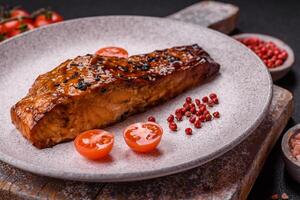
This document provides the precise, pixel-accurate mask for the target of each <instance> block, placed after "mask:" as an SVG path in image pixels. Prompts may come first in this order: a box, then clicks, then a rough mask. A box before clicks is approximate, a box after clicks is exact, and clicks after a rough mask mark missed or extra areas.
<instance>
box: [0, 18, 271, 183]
mask: <svg viewBox="0 0 300 200" xmlns="http://www.w3.org/2000/svg"><path fill="white" fill-rule="evenodd" d="M194 43H198V44H199V45H200V46H202V47H203V48H204V49H205V50H206V51H207V52H208V53H209V54H210V55H211V57H212V58H214V59H215V60H216V61H217V62H219V63H220V64H221V70H220V75H219V76H217V77H216V78H215V79H214V80H213V81H211V82H209V83H206V84H205V85H201V86H199V87H197V88H194V89H192V90H189V91H188V92H186V93H184V94H182V95H180V96H178V97H176V98H175V99H173V100H171V101H169V102H167V103H165V104H163V105H160V106H157V107H155V108H153V109H151V110H149V111H147V112H145V113H142V114H138V115H135V116H132V117H130V118H128V119H127V120H125V121H123V122H121V123H118V124H116V125H114V126H111V127H108V128H107V130H109V131H112V132H114V133H115V145H114V148H113V150H112V152H111V155H110V157H109V158H108V159H106V160H103V161H98V162H95V161H88V160H85V159H84V158H82V157H81V156H79V155H78V154H77V152H76V151H75V149H74V147H73V143H72V142H69V143H63V144H59V145H56V146H55V147H53V148H48V149H43V150H38V149H36V148H35V147H33V146H32V145H30V144H29V142H27V141H26V140H25V139H24V138H23V137H22V136H21V134H20V133H19V132H18V131H17V130H16V129H15V127H14V126H13V125H12V124H11V120H10V112H9V110H10V107H11V106H12V105H13V104H15V103H16V102H17V101H18V100H20V99H21V98H22V97H24V96H25V95H26V93H27V91H28V89H29V88H30V86H31V84H32V83H33V81H34V80H35V78H36V77H37V76H38V75H39V74H41V73H44V72H47V71H49V70H50V69H52V68H54V67H55V66H57V65H58V64H60V63H61V62H62V61H64V60H66V59H68V58H72V57H75V56H77V55H84V54H86V53H93V52H95V51H96V50H97V49H99V48H100V47H105V46H120V47H123V48H125V49H127V50H128V51H129V53H130V54H131V55H133V54H139V53H146V52H151V51H153V50H156V49H162V48H167V47H173V46H177V45H188V44H194ZM0 58H1V60H0V96H1V110H0V122H1V123H0V130H1V134H0V159H1V160H2V161H4V162H7V163H9V164H11V165H14V166H16V167H18V168H21V169H24V170H27V171H30V172H33V173H37V174H41V175H45V176H52V177H57V178H63V179H72V180H83V181H131V180H140V179H147V178H154V177H158V176H163V175H167V174H172V173H176V172H180V171H183V170H187V169H190V168H193V167H196V166H198V165H201V164H203V163H205V162H208V161H209V160H211V159H213V158H215V157H217V156H219V155H221V154H223V153H225V152H226V151H228V150H229V149H231V148H233V147H234V146H235V145H237V144H238V143H239V142H241V141H242V140H243V139H245V138H246V137H247V136H248V135H249V133H251V131H252V130H254V129H255V128H256V127H257V126H258V125H259V123H260V122H261V121H262V119H263V117H264V116H265V114H266V110H267V109H268V106H269V103H270V100H271V96H272V81H271V78H270V75H269V73H268V70H267V69H266V68H265V67H264V64H263V63H262V62H261V61H260V60H259V59H257V57H256V56H255V55H254V54H253V53H252V52H251V51H250V50H248V49H247V48H245V47H244V46H243V45H241V44H240V43H239V42H237V41H235V40H234V39H231V38H229V37H227V36H225V35H223V34H221V33H218V32H215V31H212V30H210V29H207V28H202V27H199V26H196V25H191V24H187V23H184V22H177V21H172V20H168V19H161V18H152V17H133V16H109V17H93V18H83V19H77V20H71V21H67V22H64V23H60V24H55V25H51V26H49V27H45V28H41V29H37V30H35V31H32V32H28V33H25V34H23V35H21V36H19V37H16V38H14V39H11V40H7V41H5V42H3V43H2V44H1V45H0ZM210 92H216V93H217V94H218V95H219V100H220V104H219V105H218V106H216V107H215V108H214V109H215V110H218V111H219V112H220V113H221V118H220V119H218V120H214V121H212V122H211V123H205V124H204V125H203V128H201V129H194V132H193V133H194V134H193V136H187V135H186V134H185V133H184V127H187V126H190V124H189V122H188V120H185V121H183V122H181V123H178V125H179V130H178V132H176V133H174V132H171V131H169V129H168V128H167V126H168V125H167V123H166V118H167V117H168V115H169V114H170V113H171V112H173V111H174V110H175V109H176V108H178V107H179V106H181V105H182V102H183V101H184V99H185V97H186V96H187V95H189V96H191V97H193V98H195V97H201V96H204V95H206V94H209V93H210ZM149 115H153V116H155V117H156V118H157V121H158V123H160V124H161V125H162V126H163V128H164V131H165V132H164V136H163V139H162V141H161V144H160V146H159V148H158V150H157V151H156V152H154V153H152V154H147V155H141V154H136V153H134V152H132V151H131V150H130V149H128V147H127V146H126V144H125V142H124V141H123V137H122V130H123V129H124V128H125V127H126V126H127V125H129V124H131V123H134V122H137V121H145V120H146V119H147V116H149Z"/></svg>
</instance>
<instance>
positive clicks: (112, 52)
mask: <svg viewBox="0 0 300 200" xmlns="http://www.w3.org/2000/svg"><path fill="white" fill-rule="evenodd" d="M96 54H97V55H99V56H110V57H120V58H127V57H128V52H127V51H126V50H125V49H123V48H120V47H105V48H101V49H99V50H98V51H97V52H96Z"/></svg>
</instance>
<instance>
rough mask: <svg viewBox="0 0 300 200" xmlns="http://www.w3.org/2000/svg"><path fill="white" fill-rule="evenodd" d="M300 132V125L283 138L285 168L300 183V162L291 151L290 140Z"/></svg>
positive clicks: (291, 129)
mask: <svg viewBox="0 0 300 200" xmlns="http://www.w3.org/2000/svg"><path fill="white" fill-rule="evenodd" d="M299 132H300V124H297V125H296V126H294V127H292V128H290V129H289V130H288V131H287V132H286V133H285V134H284V136H283V138H282V141H281V148H282V152H283V155H284V161H285V166H286V169H287V171H288V173H289V174H290V175H291V177H292V178H293V179H294V180H295V181H297V182H299V183H300V160H297V159H296V158H295V157H294V156H293V155H292V153H291V150H290V139H291V137H292V136H294V135H295V134H296V133H299Z"/></svg>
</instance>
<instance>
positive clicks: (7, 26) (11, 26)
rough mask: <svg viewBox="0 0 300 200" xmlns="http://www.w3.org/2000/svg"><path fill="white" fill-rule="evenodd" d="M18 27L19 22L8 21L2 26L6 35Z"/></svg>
mask: <svg viewBox="0 0 300 200" xmlns="http://www.w3.org/2000/svg"><path fill="white" fill-rule="evenodd" d="M19 25H20V21H19V20H13V21H8V22H5V23H4V24H3V26H4V27H5V29H6V31H7V33H9V32H11V31H13V30H15V29H17V28H18V26H19Z"/></svg>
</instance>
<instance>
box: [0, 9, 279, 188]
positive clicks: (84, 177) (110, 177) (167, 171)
mask: <svg viewBox="0 0 300 200" xmlns="http://www.w3.org/2000/svg"><path fill="white" fill-rule="evenodd" d="M105 18H116V19H117V18H118V19H120V18H140V19H141V18H144V19H150V20H164V21H170V23H177V24H178V25H180V24H185V25H188V26H191V27H197V28H199V29H206V31H210V32H212V33H213V34H217V35H219V36H222V37H226V38H227V39H228V40H232V41H233V42H234V43H236V44H238V45H239V46H241V47H242V48H244V49H245V51H248V53H249V54H252V55H253V59H256V60H257V61H258V62H259V63H260V65H261V66H264V64H263V62H262V61H261V60H260V59H258V57H257V56H256V55H255V54H254V53H253V52H252V51H251V50H250V49H248V48H247V47H245V46H244V45H242V44H240V43H239V42H238V41H236V40H235V39H234V38H232V37H230V36H228V35H225V34H222V33H220V32H218V31H215V30H212V29H210V28H207V27H203V26H199V25H195V24H193V23H188V22H182V21H178V20H174V19H168V18H162V17H152V16H140V15H106V16H93V17H82V18H77V19H71V20H66V21H64V22H60V23H56V24H51V25H49V26H44V27H41V28H38V29H34V30H31V31H28V32H26V33H24V34H21V35H18V36H16V37H14V38H10V39H8V40H5V41H3V42H2V43H1V44H0V48H1V47H2V45H4V44H7V43H9V42H11V41H13V40H16V39H20V38H22V37H25V36H26V35H28V34H31V33H32V32H35V31H42V30H44V29H49V28H51V27H53V26H63V25H64V24H67V23H73V22H76V21H82V20H91V19H105ZM263 71H264V72H265V73H266V75H267V77H268V86H269V90H268V95H267V100H266V102H265V104H264V109H262V111H261V112H260V113H259V114H258V115H257V118H256V120H255V121H254V122H253V123H252V125H251V126H249V127H248V128H247V129H245V131H244V132H243V133H242V134H241V135H239V136H238V137H237V138H235V139H234V140H232V141H231V142H230V143H228V144H226V145H224V146H223V147H222V148H220V149H219V150H217V151H214V152H213V153H211V154H208V155H206V156H203V157H201V158H197V159H194V160H192V161H190V162H186V163H183V164H179V165H173V166H168V167H164V168H162V169H159V170H156V171H151V170H148V171H143V172H128V173H122V174H115V173H106V174H90V173H76V172H75V173H74V172H71V173H70V172H69V171H65V170H63V171H61V170H57V169H55V168H47V169H44V168H41V167H37V166H36V165H34V164H31V163H28V162H26V161H23V160H19V159H15V157H12V156H10V155H8V154H5V153H3V152H2V151H1V150H0V160H2V161H3V162H5V163H8V164H10V165H12V166H14V167H16V168H19V169H22V170H25V171H28V172H31V173H34V174H39V175H42V176H47V177H53V178H59V179H66V180H75V181H86V182H127V181H138V180H146V179H152V178H157V177H162V176H166V175H171V174H175V173H179V172H183V171H186V170H189V169H192V168H195V167H198V166H201V165H203V164H205V163H207V162H209V161H211V160H213V159H215V158H217V157H220V156H222V155H223V154H225V153H226V152H228V151H229V150H231V149H233V148H234V147H236V146H237V145H238V144H240V143H241V142H242V141H243V140H245V139H246V138H247V137H248V136H249V135H250V134H251V133H252V132H253V131H254V130H255V129H256V128H257V127H258V126H259V125H260V124H261V122H262V121H263V120H264V117H265V116H266V114H267V111H268V109H269V106H270V103H271V100H272V96H273V82H272V78H271V75H270V73H269V71H268V69H267V68H266V67H263ZM62 176H63V177H62Z"/></svg>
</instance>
